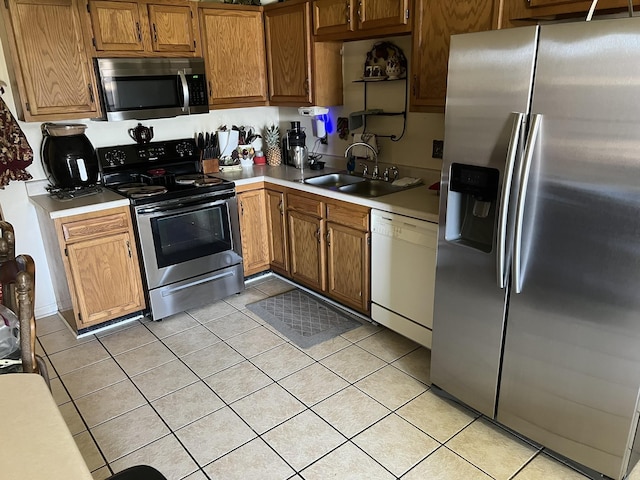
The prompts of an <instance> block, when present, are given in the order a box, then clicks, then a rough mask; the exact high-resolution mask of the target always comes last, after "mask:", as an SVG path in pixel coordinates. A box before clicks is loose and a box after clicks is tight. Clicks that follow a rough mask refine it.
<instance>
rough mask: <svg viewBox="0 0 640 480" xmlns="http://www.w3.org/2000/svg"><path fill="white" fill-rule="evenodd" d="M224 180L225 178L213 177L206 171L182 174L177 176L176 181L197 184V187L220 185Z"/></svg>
mask: <svg viewBox="0 0 640 480" xmlns="http://www.w3.org/2000/svg"><path fill="white" fill-rule="evenodd" d="M222 182H223V180H222V179H221V178H217V177H213V176H211V175H208V174H206V173H195V174H192V175H180V176H177V177H176V183H177V184H178V185H195V186H196V187H203V186H206V185H219V184H220V183H222Z"/></svg>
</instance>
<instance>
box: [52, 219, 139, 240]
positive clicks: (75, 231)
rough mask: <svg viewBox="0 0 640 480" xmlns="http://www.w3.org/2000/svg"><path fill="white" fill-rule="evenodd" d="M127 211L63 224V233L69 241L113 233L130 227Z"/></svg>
mask: <svg viewBox="0 0 640 480" xmlns="http://www.w3.org/2000/svg"><path fill="white" fill-rule="evenodd" d="M127 215H128V214H127V213H126V212H122V213H116V214H113V215H105V216H103V217H97V218H85V219H83V220H78V221H75V222H67V223H63V224H62V234H63V235H64V239H65V240H66V241H67V242H75V241H77V240H86V239H88V238H94V237H99V236H102V235H107V234H113V233H116V232H119V231H124V230H127V229H128V228H129V224H128V222H127Z"/></svg>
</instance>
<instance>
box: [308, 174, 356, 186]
mask: <svg viewBox="0 0 640 480" xmlns="http://www.w3.org/2000/svg"><path fill="white" fill-rule="evenodd" d="M366 180H367V179H366V178H364V177H358V176H356V175H349V174H348V173H327V174H326V175H320V176H319V177H312V178H307V179H305V181H304V183H308V184H309V185H315V186H316V187H325V188H332V187H335V188H338V187H342V186H343V185H352V184H357V183H362V182H364V181H366ZM335 188H333V189H334V190H335Z"/></svg>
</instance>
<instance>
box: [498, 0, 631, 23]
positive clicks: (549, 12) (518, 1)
mask: <svg viewBox="0 0 640 480" xmlns="http://www.w3.org/2000/svg"><path fill="white" fill-rule="evenodd" d="M503 2H504V11H503V13H502V15H501V22H500V28H505V27H512V26H518V25H522V24H523V22H522V21H523V20H524V21H531V20H537V19H543V20H544V19H546V20H549V19H553V18H554V17H560V16H561V17H563V18H568V17H575V18H579V17H586V15H587V12H588V11H589V8H590V7H591V3H592V2H591V1H590V0H503ZM633 5H634V7H635V9H636V10H637V9H638V8H639V7H640V0H633ZM628 8H629V1H628V0H600V1H599V2H598V4H597V6H596V11H595V14H596V15H598V14H607V13H615V12H621V11H626V10H627V9H628Z"/></svg>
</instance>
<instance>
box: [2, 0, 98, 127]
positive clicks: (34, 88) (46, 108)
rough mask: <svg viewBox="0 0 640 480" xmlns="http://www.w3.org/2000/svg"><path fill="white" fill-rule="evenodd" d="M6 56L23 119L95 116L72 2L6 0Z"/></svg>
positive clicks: (93, 85)
mask: <svg viewBox="0 0 640 480" xmlns="http://www.w3.org/2000/svg"><path fill="white" fill-rule="evenodd" d="M5 8H8V9H9V15H5V24H6V27H7V30H8V33H9V39H10V42H9V43H10V49H11V57H12V61H13V64H14V69H15V70H16V74H17V77H18V78H17V80H18V90H19V93H20V102H16V104H19V105H21V106H22V110H23V111H22V112H20V113H21V115H20V116H21V117H24V119H25V120H27V121H42V120H52V119H56V120H60V119H70V118H88V117H97V116H99V106H98V103H97V102H96V97H95V93H96V82H95V77H94V74H93V69H92V68H91V61H90V59H89V56H88V55H87V45H86V44H85V39H84V36H83V34H82V25H81V22H80V11H79V5H78V1H77V0H11V1H7V2H5Z"/></svg>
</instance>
